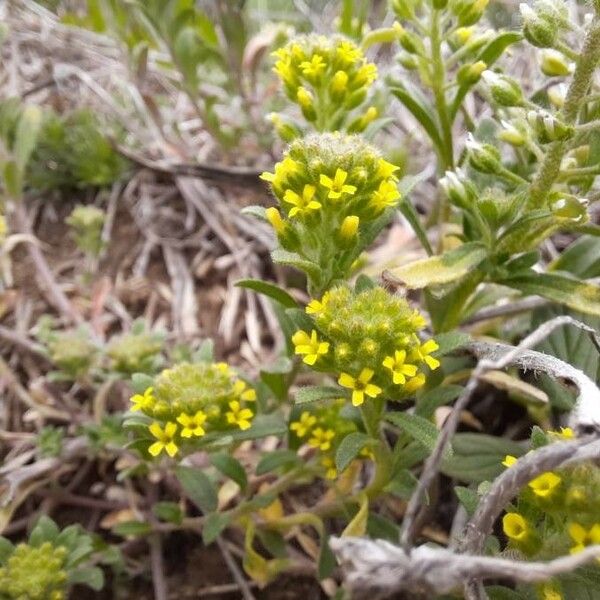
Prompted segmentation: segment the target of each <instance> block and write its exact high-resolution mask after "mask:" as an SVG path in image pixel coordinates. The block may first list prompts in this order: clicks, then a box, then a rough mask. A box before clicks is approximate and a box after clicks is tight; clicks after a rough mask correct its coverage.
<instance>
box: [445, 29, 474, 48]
mask: <svg viewBox="0 0 600 600" xmlns="http://www.w3.org/2000/svg"><path fill="white" fill-rule="evenodd" d="M473 29H474V28H473V27H459V28H458V29H457V30H456V31H455V32H454V33H453V34H452V36H451V39H450V43H451V44H452V47H453V48H454V49H458V48H462V47H463V46H464V45H465V44H466V43H467V42H468V41H469V40H470V39H471V38H472V37H473Z"/></svg>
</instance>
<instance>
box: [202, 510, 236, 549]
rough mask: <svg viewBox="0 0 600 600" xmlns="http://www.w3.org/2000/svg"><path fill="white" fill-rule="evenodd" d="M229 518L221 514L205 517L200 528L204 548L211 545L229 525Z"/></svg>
mask: <svg viewBox="0 0 600 600" xmlns="http://www.w3.org/2000/svg"><path fill="white" fill-rule="evenodd" d="M230 521H231V518H230V517H229V515H226V514H223V513H211V514H209V515H206V518H205V519H204V525H203V527H202V541H203V542H204V545H205V546H208V545H210V544H212V543H213V542H214V541H215V540H216V539H217V537H218V536H219V535H220V534H221V532H222V531H223V530H224V529H225V528H226V527H227V525H229V522H230Z"/></svg>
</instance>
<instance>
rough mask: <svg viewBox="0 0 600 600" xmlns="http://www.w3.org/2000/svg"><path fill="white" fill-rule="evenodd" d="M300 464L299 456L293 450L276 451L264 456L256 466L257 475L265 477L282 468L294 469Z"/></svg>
mask: <svg viewBox="0 0 600 600" xmlns="http://www.w3.org/2000/svg"><path fill="white" fill-rule="evenodd" d="M299 463H300V459H299V458H298V455H297V454H296V453H295V452H294V451H293V450H275V451H273V452H269V454H266V455H265V456H263V457H262V458H261V459H260V461H259V463H258V464H257V465H256V474H257V475H259V476H260V475H265V474H267V473H271V472H272V471H275V470H276V469H279V468H281V467H286V468H289V467H293V466H295V465H297V464H299Z"/></svg>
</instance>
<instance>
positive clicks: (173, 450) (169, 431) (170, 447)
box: [148, 421, 179, 458]
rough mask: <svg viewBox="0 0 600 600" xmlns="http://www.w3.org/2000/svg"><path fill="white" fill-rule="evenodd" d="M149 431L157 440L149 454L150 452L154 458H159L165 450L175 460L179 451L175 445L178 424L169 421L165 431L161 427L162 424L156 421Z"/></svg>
mask: <svg viewBox="0 0 600 600" xmlns="http://www.w3.org/2000/svg"><path fill="white" fill-rule="evenodd" d="M148 429H149V430H150V433H151V434H152V435H153V436H154V437H155V438H156V440H157V441H156V442H154V443H153V444H152V445H151V446H150V447H149V448H148V452H150V454H151V455H152V456H158V455H159V454H160V453H161V452H162V451H163V450H164V451H165V452H166V453H167V454H168V455H169V456H170V457H171V458H173V456H175V455H176V454H177V452H178V451H179V448H178V447H177V444H176V443H175V434H176V433H177V424H176V423H173V422H171V421H169V422H168V423H167V424H166V425H165V428H164V429H163V428H162V427H161V426H160V423H157V422H156V421H155V422H154V423H152V425H150V426H149V427H148Z"/></svg>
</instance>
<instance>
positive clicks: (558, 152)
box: [529, 15, 600, 207]
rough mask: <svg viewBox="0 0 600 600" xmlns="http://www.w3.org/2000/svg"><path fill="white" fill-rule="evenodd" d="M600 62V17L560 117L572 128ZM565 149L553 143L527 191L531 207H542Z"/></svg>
mask: <svg viewBox="0 0 600 600" xmlns="http://www.w3.org/2000/svg"><path fill="white" fill-rule="evenodd" d="M599 61H600V17H599V16H598V15H596V17H595V18H594V20H593V21H592V22H591V24H590V26H589V28H588V30H587V33H586V36H585V41H584V44H583V49H582V51H581V54H580V55H579V58H578V60H577V67H576V68H575V73H574V74H573V79H572V80H571V85H570V86H569V89H568V91H567V96H566V98H565V104H564V106H563V108H562V111H561V114H560V118H561V120H562V121H563V122H564V123H566V124H567V125H574V124H575V123H576V121H577V116H578V114H579V110H580V109H581V107H582V105H583V103H584V102H585V98H586V94H587V93H588V90H589V87H590V83H591V81H592V77H593V75H594V71H595V69H596V67H597V66H598V62H599ZM567 149H568V145H567V142H566V141H558V142H553V143H552V144H551V145H550V148H549V150H548V152H547V153H546V156H545V158H544V161H543V162H542V164H541V165H540V168H539V170H538V172H537V174H536V176H535V178H534V179H533V182H532V183H531V186H530V188H529V193H530V198H531V204H532V206H536V207H541V206H542V205H543V204H544V202H545V200H546V198H547V197H548V193H549V192H550V190H551V188H552V185H553V184H554V182H555V181H556V180H557V178H558V175H559V172H560V164H561V161H562V158H563V156H564V154H565V152H566V151H567Z"/></svg>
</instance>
